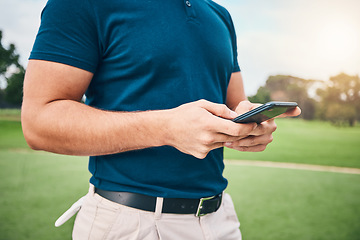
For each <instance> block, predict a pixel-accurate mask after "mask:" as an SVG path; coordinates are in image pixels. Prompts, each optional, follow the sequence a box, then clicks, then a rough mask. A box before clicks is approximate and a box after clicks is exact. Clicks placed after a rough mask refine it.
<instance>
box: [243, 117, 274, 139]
mask: <svg viewBox="0 0 360 240" xmlns="http://www.w3.org/2000/svg"><path fill="white" fill-rule="evenodd" d="M276 129H277V126H276V123H275V120H274V119H270V120H268V121H265V122H262V123H260V124H258V125H257V127H256V128H255V129H254V130H253V131H252V132H251V133H250V134H249V135H253V136H260V135H264V134H269V133H273V132H275V131H276Z"/></svg>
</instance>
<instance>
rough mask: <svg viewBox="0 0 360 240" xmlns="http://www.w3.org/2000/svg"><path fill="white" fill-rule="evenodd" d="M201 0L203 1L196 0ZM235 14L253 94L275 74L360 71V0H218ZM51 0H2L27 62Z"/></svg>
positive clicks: (1, 12) (9, 38)
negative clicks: (48, 1)
mask: <svg viewBox="0 0 360 240" xmlns="http://www.w3.org/2000/svg"><path fill="white" fill-rule="evenodd" d="M193 1H200V0H193ZM216 2H218V3H219V4H221V5H222V6H224V7H225V8H226V9H227V10H228V11H229V12H230V14H231V16H232V19H233V22H234V26H235V29H236V34H237V44H238V61H239V64H240V67H241V70H242V75H243V77H244V82H245V83H244V84H245V91H246V93H247V94H248V95H249V96H250V95H253V94H255V93H256V91H257V89H258V88H259V87H260V86H262V85H264V84H265V82H266V79H267V78H268V77H269V76H270V75H276V74H284V75H293V76H296V77H301V78H305V79H316V80H323V81H326V80H328V79H329V77H331V76H335V75H337V74H339V73H340V72H345V73H347V74H349V75H360V14H359V9H360V0H216ZM45 4H46V0H0V29H1V30H2V31H3V43H5V46H6V44H9V43H14V44H15V45H16V48H17V51H18V53H19V54H20V56H21V63H22V64H23V65H24V66H26V64H27V58H28V56H29V53H30V51H31V48H32V44H33V42H34V39H35V36H36V33H37V30H38V27H39V24H40V14H41V11H42V8H43V7H44V6H45Z"/></svg>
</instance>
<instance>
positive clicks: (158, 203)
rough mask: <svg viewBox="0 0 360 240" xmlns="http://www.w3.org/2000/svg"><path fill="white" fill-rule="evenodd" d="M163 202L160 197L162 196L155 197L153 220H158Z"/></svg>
mask: <svg viewBox="0 0 360 240" xmlns="http://www.w3.org/2000/svg"><path fill="white" fill-rule="evenodd" d="M163 202H164V198H162V197H157V198H156V206H155V220H159V219H160V218H161V213H162V208H163Z"/></svg>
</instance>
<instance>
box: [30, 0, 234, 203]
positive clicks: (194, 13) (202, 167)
mask: <svg viewBox="0 0 360 240" xmlns="http://www.w3.org/2000/svg"><path fill="white" fill-rule="evenodd" d="M30 59H40V60H47V61H54V62H59V63H63V64H68V65H71V66H74V67H77V68H81V69H84V70H87V71H90V72H92V73H93V74H94V77H93V79H92V81H91V83H90V86H89V88H88V89H87V91H86V104H88V105H90V106H93V107H96V108H100V109H105V110H112V111H146V110H155V109H156V110H159V109H170V108H174V107H177V106H179V105H181V104H184V103H188V102H192V101H196V100H199V99H206V100H209V101H211V102H215V103H225V100H226V91H227V86H228V83H229V79H230V76H231V74H232V73H233V72H235V71H240V69H239V66H238V63H237V50H236V37H235V32H234V27H233V24H232V21H231V17H230V15H229V13H228V12H227V11H226V10H225V9H224V8H223V7H221V6H219V5H218V4H216V3H214V2H213V1H210V0H130V1H129V0H126V1H125V0H106V1H105V0H49V2H48V3H47V5H46V7H45V8H44V10H43V12H42V17H41V26H40V29H39V32H38V35H37V37H36V40H35V44H34V47H33V50H32V52H31V55H30ZM77 120H78V121H81V119H77ZM104 134H106V133H104ZM126 138H127V137H126V136H119V141H126ZM223 170H224V163H223V149H222V148H219V149H216V150H213V151H211V152H210V153H209V154H208V156H207V157H206V158H205V159H203V160H200V159H197V158H195V157H193V156H190V155H187V154H184V153H182V152H180V151H178V150H177V149H175V148H173V147H170V146H163V147H156V148H147V149H143V150H137V151H129V152H125V153H119V154H113V155H106V156H93V157H90V160H89V171H90V172H91V174H92V177H91V179H90V182H91V183H92V184H94V185H95V187H98V188H101V189H104V190H112V191H128V192H137V193H142V194H147V195H151V196H160V197H172V198H173V197H178V198H200V197H205V196H212V195H215V194H218V193H220V192H222V191H223V190H224V189H225V188H226V186H227V180H226V179H225V178H224V177H223V176H222V173H223Z"/></svg>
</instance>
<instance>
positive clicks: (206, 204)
mask: <svg viewBox="0 0 360 240" xmlns="http://www.w3.org/2000/svg"><path fill="white" fill-rule="evenodd" d="M95 193H97V194H99V195H100V196H102V197H103V198H106V199H108V200H110V201H112V202H116V203H119V204H121V205H125V206H128V207H132V208H136V209H140V210H144V211H149V212H155V206H156V197H152V196H147V195H143V194H139V193H130V192H113V191H107V190H102V189H99V188H95ZM221 201H222V193H220V194H218V195H215V196H212V197H206V198H201V199H189V198H164V201H163V208H162V213H172V214H195V216H197V217H200V216H204V215H206V214H209V213H213V212H216V211H217V210H218V209H219V207H220V205H221Z"/></svg>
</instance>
